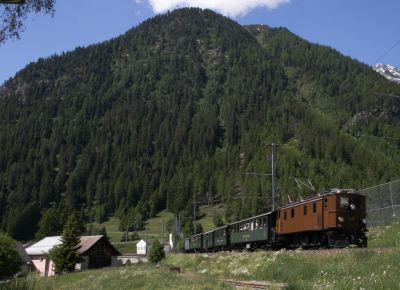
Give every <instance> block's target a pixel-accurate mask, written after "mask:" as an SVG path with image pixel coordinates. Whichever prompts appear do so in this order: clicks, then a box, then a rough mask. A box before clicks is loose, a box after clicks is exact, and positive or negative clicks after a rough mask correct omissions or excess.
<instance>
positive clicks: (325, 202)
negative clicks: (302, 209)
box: [324, 197, 328, 207]
mask: <svg viewBox="0 0 400 290" xmlns="http://www.w3.org/2000/svg"><path fill="white" fill-rule="evenodd" d="M324 207H328V199H327V198H326V197H325V198H324Z"/></svg>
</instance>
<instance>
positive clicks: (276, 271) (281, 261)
mask: <svg viewBox="0 0 400 290" xmlns="http://www.w3.org/2000/svg"><path fill="white" fill-rule="evenodd" d="M399 259H400V251H399V250H398V249H396V250H391V251H375V250H372V249H346V250H331V251H327V250H317V251H278V252H265V251H260V252H252V253H249V252H242V253H218V254H213V255H208V254H197V255H185V254H181V255H171V256H169V257H168V258H167V259H166V260H165V261H164V262H163V263H164V264H165V265H178V266H180V267H183V269H184V271H185V272H190V273H194V274H200V275H205V276H207V277H212V278H224V279H229V278H230V279H234V280H257V281H272V282H285V283H288V285H289V289H343V290H344V289H400V275H399V273H400V263H399Z"/></svg>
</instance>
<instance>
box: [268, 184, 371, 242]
mask: <svg viewBox="0 0 400 290" xmlns="http://www.w3.org/2000/svg"><path fill="white" fill-rule="evenodd" d="M277 211H278V212H277V218H276V228H275V234H276V240H275V243H276V246H278V247H301V246H327V247H345V246H347V245H350V244H356V245H358V246H359V247H366V246H367V238H366V235H365V233H366V231H367V228H366V199H365V196H363V195H360V194H357V193H355V191H354V190H350V189H332V190H329V191H327V192H324V193H320V194H318V195H317V196H314V197H312V198H309V199H306V200H302V201H297V202H292V203H289V204H288V205H286V206H284V207H281V208H279V209H278V210H277Z"/></svg>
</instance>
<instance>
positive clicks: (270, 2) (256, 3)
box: [148, 0, 290, 16]
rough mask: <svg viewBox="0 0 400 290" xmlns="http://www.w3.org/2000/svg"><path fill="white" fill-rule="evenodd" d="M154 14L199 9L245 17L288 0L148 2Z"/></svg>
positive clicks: (180, 0)
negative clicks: (188, 8) (251, 12)
mask: <svg viewBox="0 0 400 290" xmlns="http://www.w3.org/2000/svg"><path fill="white" fill-rule="evenodd" d="M148 1H149V3H150V5H151V7H152V8H153V10H154V12H156V13H160V12H165V11H167V10H173V9H176V8H181V7H200V8H203V9H205V8H209V9H212V10H215V11H218V12H220V13H222V14H224V15H227V16H238V15H245V14H246V13H248V12H249V11H250V10H252V9H254V8H257V7H265V8H269V9H274V8H276V7H278V6H279V5H281V4H284V3H288V2H289V1H290V0H148Z"/></svg>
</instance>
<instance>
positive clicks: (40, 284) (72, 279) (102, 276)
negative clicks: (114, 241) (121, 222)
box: [0, 264, 231, 290]
mask: <svg viewBox="0 0 400 290" xmlns="http://www.w3.org/2000/svg"><path fill="white" fill-rule="evenodd" d="M3 287H4V288H2V286H1V285H0V289H1V290H3V289H4V290H5V289H7V290H46V289H76V290H80V289H86V290H90V289H95V290H102V289H121V290H122V289H135V290H136V289H137V290H140V289H143V290H149V289H182V290H183V289H185V290H186V289H193V290H197V289H199V290H205V289H209V290H212V289H231V288H229V287H228V286H226V285H224V284H223V283H222V282H219V281H217V280H215V279H213V278H211V279H207V280H203V279H193V277H190V276H184V275H180V274H177V273H172V272H169V271H168V268H165V267H161V268H155V266H154V265H152V264H138V265H133V266H126V267H119V268H105V269H99V270H91V271H84V272H78V273H72V274H66V275H60V276H56V277H49V278H39V277H38V276H34V275H33V276H30V277H29V278H28V279H27V280H18V282H16V283H15V284H14V285H10V286H9V287H8V288H6V286H5V285H3Z"/></svg>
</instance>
